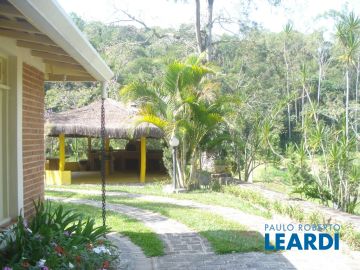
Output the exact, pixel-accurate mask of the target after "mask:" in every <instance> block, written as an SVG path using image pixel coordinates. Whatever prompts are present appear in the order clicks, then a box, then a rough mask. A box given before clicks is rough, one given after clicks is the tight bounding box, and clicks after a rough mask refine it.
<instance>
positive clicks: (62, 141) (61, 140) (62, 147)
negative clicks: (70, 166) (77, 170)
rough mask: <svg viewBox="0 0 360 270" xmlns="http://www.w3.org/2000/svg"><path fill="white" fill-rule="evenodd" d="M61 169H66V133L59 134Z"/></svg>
mask: <svg viewBox="0 0 360 270" xmlns="http://www.w3.org/2000/svg"><path fill="white" fill-rule="evenodd" d="M59 171H65V134H64V133H61V134H60V135H59Z"/></svg>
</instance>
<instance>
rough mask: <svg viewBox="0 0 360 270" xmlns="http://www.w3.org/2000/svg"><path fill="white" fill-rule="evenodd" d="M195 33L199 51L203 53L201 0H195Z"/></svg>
mask: <svg viewBox="0 0 360 270" xmlns="http://www.w3.org/2000/svg"><path fill="white" fill-rule="evenodd" d="M195 4H196V7H195V33H196V41H197V47H198V52H199V53H202V52H203V51H204V47H203V42H202V38H201V24H200V0H195Z"/></svg>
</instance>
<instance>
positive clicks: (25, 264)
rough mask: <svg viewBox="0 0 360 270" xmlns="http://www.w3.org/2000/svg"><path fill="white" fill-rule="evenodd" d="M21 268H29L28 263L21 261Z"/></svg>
mask: <svg viewBox="0 0 360 270" xmlns="http://www.w3.org/2000/svg"><path fill="white" fill-rule="evenodd" d="M21 266H22V267H24V268H29V267H30V263H29V261H28V260H23V261H22V263H21Z"/></svg>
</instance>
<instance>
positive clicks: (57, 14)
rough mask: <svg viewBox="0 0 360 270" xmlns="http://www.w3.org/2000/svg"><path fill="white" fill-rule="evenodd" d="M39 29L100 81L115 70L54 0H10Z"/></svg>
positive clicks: (111, 74)
mask: <svg viewBox="0 0 360 270" xmlns="http://www.w3.org/2000/svg"><path fill="white" fill-rule="evenodd" d="M9 2H10V3H11V4H12V5H14V6H15V7H16V8H17V9H18V10H19V11H20V12H21V13H22V14H23V15H24V16H25V17H26V19H27V20H28V21H29V22H30V23H31V24H33V25H34V26H35V27H36V28H37V29H39V30H40V31H41V32H43V33H44V34H46V35H47V36H48V37H49V38H50V39H51V40H52V41H53V42H55V43H56V44H57V45H58V46H59V47H61V48H62V49H63V50H64V51H66V52H67V53H68V54H69V55H70V56H71V57H73V58H74V59H75V60H76V61H78V62H79V64H80V65H82V66H83V68H85V69H86V70H87V72H89V74H91V75H92V76H93V77H94V78H95V79H96V80H98V81H108V80H110V79H111V78H112V77H113V76H114V74H113V72H112V71H111V70H110V68H109V67H108V66H107V64H106V63H105V62H104V60H103V59H102V58H101V57H100V55H99V54H98V53H97V52H96V50H95V49H94V48H93V46H92V45H91V44H90V43H89V41H88V40H87V39H86V38H85V36H84V35H83V34H82V33H81V32H80V30H79V29H78V28H77V27H76V25H75V24H74V23H73V22H72V20H71V19H70V18H69V16H68V15H67V14H66V12H65V11H64V10H63V9H62V7H61V6H60V5H59V4H58V3H57V2H56V1H55V0H27V1H24V0H9Z"/></svg>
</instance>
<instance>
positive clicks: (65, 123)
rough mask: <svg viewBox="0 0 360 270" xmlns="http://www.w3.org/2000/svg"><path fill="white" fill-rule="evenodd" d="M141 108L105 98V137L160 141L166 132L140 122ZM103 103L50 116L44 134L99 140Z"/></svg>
mask: <svg viewBox="0 0 360 270" xmlns="http://www.w3.org/2000/svg"><path fill="white" fill-rule="evenodd" d="M138 111H139V109H138V108H137V107H135V106H132V105H126V104H124V103H121V102H118V101H115V100H112V99H106V100H105V118H106V120H105V126H106V136H107V137H109V138H118V139H137V138H140V137H142V136H145V137H150V138H161V137H163V132H162V131H161V129H159V128H158V127H156V126H154V125H153V124H150V123H139V121H138V120H139V116H138ZM100 116H101V100H98V101H94V102H93V103H91V104H89V105H87V106H85V107H81V108H78V109H73V110H69V111H66V112H60V113H47V115H46V116H45V133H46V135H48V136H58V135H59V134H61V133H64V134H65V135H66V136H68V137H82V136H89V137H100V134H101V133H100V132H101V130H100V126H101V121H100V120H101V118H100Z"/></svg>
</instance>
